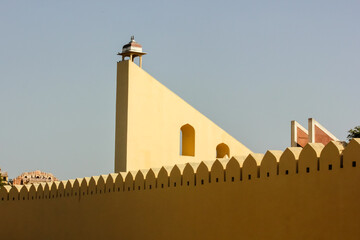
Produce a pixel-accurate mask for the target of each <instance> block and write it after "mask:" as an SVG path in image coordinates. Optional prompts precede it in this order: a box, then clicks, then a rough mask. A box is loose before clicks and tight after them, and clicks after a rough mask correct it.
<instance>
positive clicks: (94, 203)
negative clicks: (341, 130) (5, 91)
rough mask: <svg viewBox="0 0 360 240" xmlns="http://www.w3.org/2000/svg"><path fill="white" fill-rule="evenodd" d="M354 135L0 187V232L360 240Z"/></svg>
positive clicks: (359, 145) (359, 173) (11, 235)
mask: <svg viewBox="0 0 360 240" xmlns="http://www.w3.org/2000/svg"><path fill="white" fill-rule="evenodd" d="M359 168H360V139H353V140H352V141H351V142H350V143H349V144H348V145H347V146H346V147H345V148H344V147H343V145H342V144H341V143H339V142H330V143H329V144H327V145H326V146H324V145H322V144H318V143H309V144H307V145H306V146H305V147H304V148H297V147H290V148H287V149H286V150H285V151H284V152H282V151H267V152H266V153H265V154H254V153H251V154H249V155H248V156H234V157H232V158H230V159H217V160H215V161H211V162H207V161H204V162H200V163H187V164H181V165H175V166H172V167H162V168H160V169H147V170H139V171H135V172H132V171H131V172H127V173H111V174H108V175H101V176H93V177H85V178H78V179H74V180H67V181H58V182H54V183H44V184H31V185H24V186H20V185H18V186H14V187H9V186H5V187H2V188H1V189H0V216H1V219H2V223H1V225H0V230H1V231H0V234H1V236H5V239H23V238H26V239H126V240H129V239H360V228H359V226H360V190H359V185H360V169H359Z"/></svg>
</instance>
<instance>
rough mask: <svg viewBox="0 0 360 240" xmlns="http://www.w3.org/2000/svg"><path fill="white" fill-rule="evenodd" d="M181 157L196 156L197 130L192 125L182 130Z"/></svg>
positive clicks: (187, 125)
mask: <svg viewBox="0 0 360 240" xmlns="http://www.w3.org/2000/svg"><path fill="white" fill-rule="evenodd" d="M180 155H182V156H195V129H194V128H193V127H192V126H191V125H190V124H186V125H184V126H182V127H181V128H180Z"/></svg>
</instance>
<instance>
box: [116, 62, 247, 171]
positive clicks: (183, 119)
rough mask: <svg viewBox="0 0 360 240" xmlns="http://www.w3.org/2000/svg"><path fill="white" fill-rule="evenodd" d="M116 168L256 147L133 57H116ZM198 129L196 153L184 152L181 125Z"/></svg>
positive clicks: (188, 159) (192, 159) (239, 152)
mask: <svg viewBox="0 0 360 240" xmlns="http://www.w3.org/2000/svg"><path fill="white" fill-rule="evenodd" d="M117 68H118V70H117V100H116V134H115V172H121V171H129V170H138V169H144V168H150V167H161V166H164V165H173V164H176V163H179V164H181V163H186V162H200V161H202V160H207V159H208V160H209V159H214V158H215V157H216V148H217V146H218V145H219V144H222V143H224V144H226V145H227V146H228V147H229V150H230V154H231V155H247V154H249V153H251V151H250V150H249V149H248V148H247V147H245V146H244V145H243V144H242V143H240V142H239V141H238V140H236V139H235V138H233V137H232V136H230V135H229V134H228V133H226V132H225V131H224V130H222V129H221V128H220V127H218V126H217V125H216V124H215V123H213V122H212V121H211V120H209V119H208V118H207V117H205V116H204V115H202V114H201V113H200V112H198V111H197V110H196V109H194V108H193V107H192V106H190V105H189V104H188V103H186V102H185V101H184V100H182V99H181V98H180V97H179V96H177V95H176V94H175V93H173V92H172V91H170V90H169V89H168V88H166V87H165V86H164V85H162V84H161V83H160V82H158V81H157V80H156V79H155V78H153V77H152V76H150V75H149V74H148V73H147V72H145V71H144V70H143V69H141V68H140V67H139V66H137V65H136V64H135V63H133V62H131V61H120V62H118V63H117ZM186 124H189V125H191V126H192V127H193V128H194V130H195V156H181V154H180V129H181V128H182V127H183V126H184V125H186Z"/></svg>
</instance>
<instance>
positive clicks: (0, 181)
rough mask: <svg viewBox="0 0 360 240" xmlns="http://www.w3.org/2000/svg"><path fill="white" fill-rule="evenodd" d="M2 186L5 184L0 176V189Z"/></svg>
mask: <svg viewBox="0 0 360 240" xmlns="http://www.w3.org/2000/svg"><path fill="white" fill-rule="evenodd" d="M4 185H5V183H4V181H3V178H2V176H1V174H0V188H1V187H2V186H4Z"/></svg>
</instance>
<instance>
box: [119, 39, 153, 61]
mask: <svg viewBox="0 0 360 240" xmlns="http://www.w3.org/2000/svg"><path fill="white" fill-rule="evenodd" d="M145 54H146V53H145V52H143V51H142V46H141V44H139V43H137V42H136V41H135V38H134V36H131V40H130V42H129V43H127V44H125V45H124V46H123V48H122V52H121V53H118V55H121V56H122V61H124V60H130V61H132V62H134V59H135V58H136V57H139V67H141V66H142V56H143V55H145ZM126 57H129V59H126Z"/></svg>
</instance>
